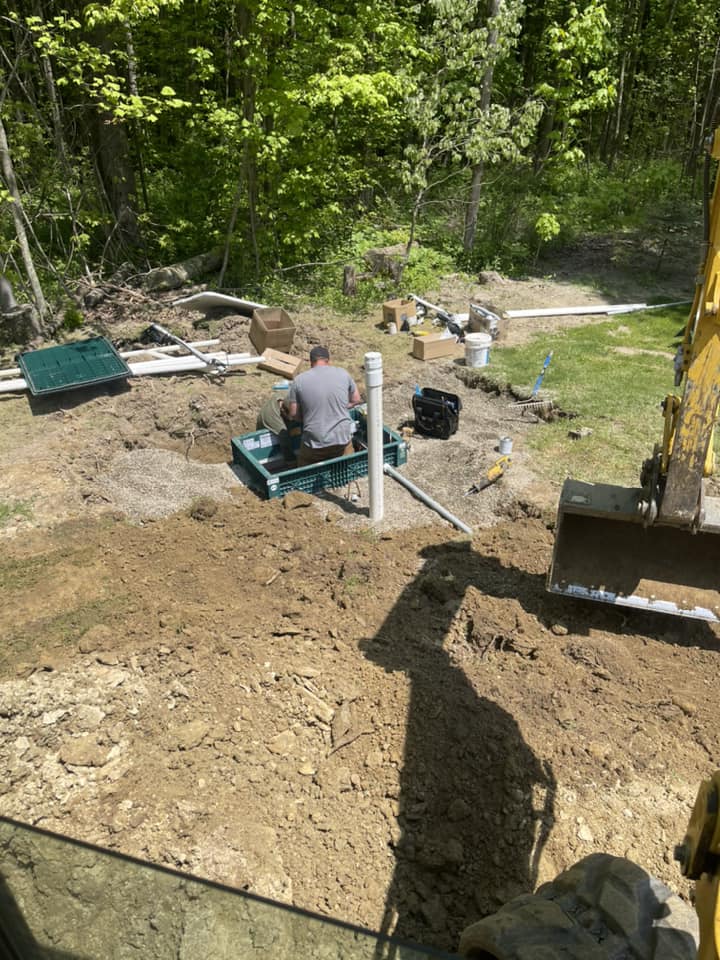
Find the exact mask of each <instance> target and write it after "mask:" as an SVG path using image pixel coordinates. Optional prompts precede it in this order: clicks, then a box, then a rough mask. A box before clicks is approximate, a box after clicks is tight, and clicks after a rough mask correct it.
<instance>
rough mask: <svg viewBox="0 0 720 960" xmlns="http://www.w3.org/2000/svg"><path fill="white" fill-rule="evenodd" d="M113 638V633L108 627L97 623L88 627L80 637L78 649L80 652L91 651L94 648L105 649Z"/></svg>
mask: <svg viewBox="0 0 720 960" xmlns="http://www.w3.org/2000/svg"><path fill="white" fill-rule="evenodd" d="M114 638H115V635H114V634H113V632H112V630H111V629H110V628H109V627H106V626H104V625H103V624H98V625H97V626H96V627H90V629H89V630H87V631H86V632H85V633H84V634H83V635H82V637H80V642H79V643H78V650H79V651H80V653H93V652H94V651H95V650H106V649H107V648H108V647H110V646H111V645H112V642H113V640H114Z"/></svg>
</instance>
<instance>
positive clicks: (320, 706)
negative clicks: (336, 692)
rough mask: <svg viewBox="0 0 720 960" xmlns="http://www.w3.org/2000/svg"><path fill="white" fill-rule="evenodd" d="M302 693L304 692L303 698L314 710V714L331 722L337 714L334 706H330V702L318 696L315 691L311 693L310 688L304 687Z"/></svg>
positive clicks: (324, 720) (326, 721) (319, 718)
mask: <svg viewBox="0 0 720 960" xmlns="http://www.w3.org/2000/svg"><path fill="white" fill-rule="evenodd" d="M300 693H301V694H302V698H303V700H304V701H305V702H306V703H307V705H308V706H309V707H310V709H311V710H312V712H313V715H314V716H315V717H317V719H318V720H320V721H322V722H323V723H330V721H331V720H332V718H333V716H334V715H335V711H334V710H333V709H332V707H330V706H328V704H327V703H325V701H324V700H321V699H320V697H316V696H315V694H314V693H310V691H309V690H305V689H302V690H301V691H300Z"/></svg>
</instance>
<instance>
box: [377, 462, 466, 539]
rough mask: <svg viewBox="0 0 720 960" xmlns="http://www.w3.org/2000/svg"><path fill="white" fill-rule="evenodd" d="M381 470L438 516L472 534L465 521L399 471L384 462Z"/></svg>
mask: <svg viewBox="0 0 720 960" xmlns="http://www.w3.org/2000/svg"><path fill="white" fill-rule="evenodd" d="M383 470H384V472H385V473H387V474H388V476H390V477H392V478H393V480H397V482H398V483H399V484H401V485H402V486H403V487H405V489H406V490H409V491H410V493H411V494H412V495H413V496H414V497H417V498H418V500H421V501H422V502H423V503H424V504H425V506H426V507H430V509H431V510H434V511H435V513H439V514H440V516H441V517H442V518H443V519H444V520H447V521H448V523H451V524H452V525H453V526H454V527H457V528H458V530H462V532H463V533H467V534H468V535H469V536H472V528H471V527H469V526H468V525H467V524H466V523H463V522H462V520H458V518H457V517H456V516H453V514H452V513H450V511H449V510H446V509H445V507H443V506H441V505H440V504H439V503H438V502H437V500H433V499H432V497H429V496H428V495H427V494H426V493H425V492H424V491H423V490H421V489H420V487H416V486H415V484H414V483H413V482H412V481H411V480H408V479H407V477H404V476H403V475H402V474H401V473H398V472H397V470H396V469H395V468H394V467H391V466H390V464H389V463H386V464H385V465H384V466H383Z"/></svg>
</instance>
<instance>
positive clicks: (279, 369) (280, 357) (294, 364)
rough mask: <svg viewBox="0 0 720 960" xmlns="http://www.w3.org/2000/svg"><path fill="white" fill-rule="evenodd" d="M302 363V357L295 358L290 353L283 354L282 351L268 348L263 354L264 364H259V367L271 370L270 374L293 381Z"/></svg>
mask: <svg viewBox="0 0 720 960" xmlns="http://www.w3.org/2000/svg"><path fill="white" fill-rule="evenodd" d="M302 363H303V362H302V358H301V357H293V356H291V354H289V353H282V352H281V351H280V350H273V349H272V347H267V348H266V350H265V351H264V352H263V360H262V363H259V364H258V367H260V369H261V370H269V371H270V373H277V374H278V375H279V376H281V377H287V379H288V380H293V379H294V377H295V374H296V373H297V372H298V371H299V369H300V367H301V366H302Z"/></svg>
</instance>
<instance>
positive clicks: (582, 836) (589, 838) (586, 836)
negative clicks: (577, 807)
mask: <svg viewBox="0 0 720 960" xmlns="http://www.w3.org/2000/svg"><path fill="white" fill-rule="evenodd" d="M577 836H578V840H582V842H583V843H592V842H593V841H594V839H595V837H594V836H593V834H592V830H591V829H590V827H589V826H588V825H587V824H586V823H582V824H581V825H580V828H579V830H578V832H577Z"/></svg>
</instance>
